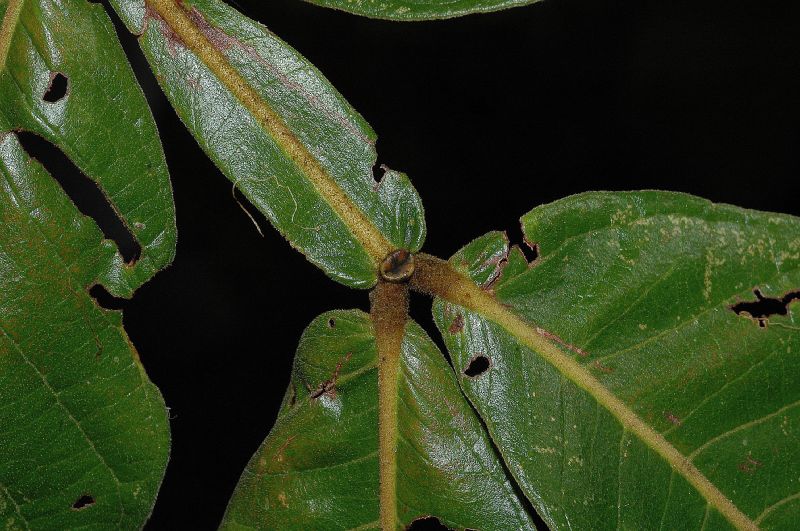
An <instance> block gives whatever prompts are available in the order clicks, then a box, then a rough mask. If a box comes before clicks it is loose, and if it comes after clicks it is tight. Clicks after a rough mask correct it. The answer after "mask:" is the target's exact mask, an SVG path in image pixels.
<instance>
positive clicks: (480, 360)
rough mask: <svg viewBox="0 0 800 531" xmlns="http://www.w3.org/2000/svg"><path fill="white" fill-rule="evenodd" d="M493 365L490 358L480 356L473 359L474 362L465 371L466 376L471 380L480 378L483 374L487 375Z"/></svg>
mask: <svg viewBox="0 0 800 531" xmlns="http://www.w3.org/2000/svg"><path fill="white" fill-rule="evenodd" d="M490 366H491V363H490V361H489V358H487V357H486V356H484V355H483V354H480V355H478V356H475V357H474V358H472V361H470V362H469V367H467V368H466V369H464V374H465V375H467V376H469V377H470V378H475V377H476V376H480V375H481V374H483V373H485V372H486V371H487V370H489V367H490Z"/></svg>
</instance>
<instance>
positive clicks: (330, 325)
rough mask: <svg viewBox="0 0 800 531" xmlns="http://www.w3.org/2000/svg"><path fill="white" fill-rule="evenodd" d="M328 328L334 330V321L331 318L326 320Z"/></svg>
mask: <svg viewBox="0 0 800 531" xmlns="http://www.w3.org/2000/svg"><path fill="white" fill-rule="evenodd" d="M328 328H336V319H334V318H333V317H331V318H330V319H328Z"/></svg>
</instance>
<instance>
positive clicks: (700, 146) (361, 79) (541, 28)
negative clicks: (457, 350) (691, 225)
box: [107, 0, 800, 530]
mask: <svg viewBox="0 0 800 531" xmlns="http://www.w3.org/2000/svg"><path fill="white" fill-rule="evenodd" d="M237 1H238V4H237V5H238V6H239V8H240V9H241V10H242V11H243V12H244V13H245V14H246V15H249V16H251V17H253V18H255V19H257V20H259V21H261V22H262V23H264V24H266V25H267V26H268V27H269V28H270V29H271V30H272V31H274V32H275V33H277V34H278V35H279V36H281V37H282V38H283V39H284V40H286V41H287V42H288V43H289V44H291V45H292V46H294V47H295V48H297V49H298V50H299V51H300V52H301V53H302V54H304V55H305V56H306V57H307V58H308V59H309V60H310V61H311V62H312V63H314V64H315V65H316V66H317V67H318V68H319V69H320V70H321V71H322V72H323V73H324V74H325V75H326V76H327V77H328V78H329V79H330V80H331V82H332V83H333V85H334V86H336V87H337V88H338V89H339V90H340V91H341V92H342V93H343V94H344V96H345V97H346V98H347V99H348V100H349V101H350V103H351V104H352V105H353V106H354V107H355V108H356V109H358V110H359V111H360V112H361V113H362V114H363V115H364V117H365V118H366V119H367V121H369V122H370V123H371V124H372V126H373V128H374V129H375V130H376V131H377V132H378V134H379V135H380V139H379V142H378V152H379V162H380V163H383V164H387V165H389V166H391V167H392V168H395V169H398V170H402V171H405V172H407V173H408V174H409V176H410V177H411V178H412V180H413V182H414V183H415V185H416V187H417V189H418V190H419V192H420V195H421V196H422V198H423V200H424V202H425V205H426V209H427V222H428V240H427V244H426V250H427V251H428V252H431V253H434V254H437V255H439V256H449V255H450V254H452V253H453V252H454V251H456V250H457V249H458V248H459V247H460V246H461V245H463V244H464V243H466V242H468V241H469V240H471V239H472V238H474V237H476V236H478V235H481V234H483V233H485V232H487V231H489V230H492V229H507V230H509V231H510V232H511V237H512V241H514V240H515V239H518V238H519V229H518V228H517V219H518V217H519V216H520V215H522V214H523V213H524V212H526V211H528V210H529V209H531V208H532V207H534V206H536V205H539V204H541V203H545V202H549V201H552V200H554V199H557V198H560V197H563V196H566V195H569V194H573V193H576V192H582V191H586V190H604V189H605V190H625V189H639V188H657V189H668V190H680V191H684V192H690V193H693V194H697V195H701V196H703V197H706V198H709V199H712V200H714V201H721V202H728V203H734V204H737V205H741V206H745V207H750V208H755V209H761V210H771V211H776V212H786V213H792V214H800V202H798V198H799V196H798V192H800V179H798V176H800V152H799V151H798V146H800V104H798V94H800V32H798V21H800V4H799V3H797V2H785V3H782V4H781V5H779V4H778V3H754V2H730V1H726V2H722V1H719V2H716V1H703V2H692V3H686V4H684V5H682V4H680V3H677V2H664V1H663V0H659V1H652V2H645V1H641V0H634V1H631V2H607V1H599V0H580V1H578V0H548V1H546V2H544V3H542V4H538V5H534V6H530V7H525V8H519V9H514V10H510V11H506V12H502V13H496V14H491V15H479V16H470V17H466V18H461V19H456V20H451V21H444V22H433V23H414V24H400V23H391V22H381V21H370V20H367V19H363V18H359V17H355V16H351V15H347V14H344V13H338V12H334V11H329V10H325V9H322V8H318V7H315V6H312V5H308V4H304V3H302V2H300V1H299V0H268V1H263V0H261V1H259V0H250V1H248V0H237ZM767 4H769V5H767ZM123 41H124V44H125V46H126V50H127V51H128V52H129V55H130V56H131V57H132V59H133V61H134V63H135V65H136V68H137V74H138V75H139V78H140V80H141V82H142V84H143V86H144V88H145V92H146V93H147V96H148V98H149V100H150V102H151V104H152V106H153V111H154V114H155V116H156V120H157V122H158V124H159V128H160V131H161V135H162V138H163V141H164V149H165V151H166V156H167V162H168V163H169V166H170V170H171V172H172V178H173V186H174V193H175V201H176V204H177V213H178V229H179V240H178V254H177V259H176V261H175V263H174V265H173V266H172V267H170V268H169V269H168V270H166V271H164V272H162V273H160V274H159V275H157V276H156V278H155V279H154V280H152V281H151V282H149V283H148V284H147V285H145V286H144V287H143V288H142V289H141V290H140V291H139V292H138V293H137V295H136V296H135V298H134V299H133V300H132V301H128V302H124V303H119V302H118V301H107V304H109V305H116V307H122V308H123V309H124V312H125V325H126V328H127V330H128V333H129V335H130V336H131V338H132V340H133V342H134V343H135V344H136V345H137V347H138V349H139V352H140V353H141V357H142V359H143V362H144V364H145V367H146V368H147V370H148V372H149V374H150V376H151V378H152V379H153V381H154V382H155V383H156V384H157V385H158V386H159V387H160V388H161V390H162V392H163V394H164V397H165V399H166V402H167V405H168V406H169V407H170V408H171V410H170V411H171V416H172V433H173V448H172V459H171V461H170V464H169V468H168V469H167V475H166V478H165V480H164V485H163V488H162V490H161V494H160V496H159V499H158V502H157V503H156V507H155V512H154V513H153V517H152V519H151V521H150V523H149V524H148V529H153V530H155V529H178V528H180V529H213V528H215V527H216V525H217V524H218V523H219V521H220V519H221V517H222V514H223V511H224V509H225V506H226V503H227V500H228V498H229V496H230V494H231V492H232V490H233V488H234V486H235V485H236V482H237V480H238V477H239V475H240V473H241V471H242V469H243V467H244V466H245V464H246V463H247V461H248V459H249V458H250V456H251V455H252V453H253V452H254V451H255V449H256V448H257V447H258V445H259V444H260V443H261V441H262V440H263V439H264V437H265V436H266V435H267V433H268V431H269V428H270V426H271V425H272V423H273V421H274V418H275V415H276V412H277V408H278V405H279V401H280V398H281V397H282V395H283V392H284V389H285V387H286V385H287V383H288V378H289V371H290V367H291V362H292V357H293V355H294V349H295V346H296V344H297V340H298V339H299V337H300V334H301V332H302V330H303V329H304V328H305V326H306V325H307V324H308V323H309V322H310V321H311V320H312V319H313V318H314V317H315V316H316V315H318V314H319V313H321V312H323V311H325V310H329V309H333V308H352V307H358V308H362V309H365V310H366V309H367V294H366V293H365V292H355V291H351V290H349V289H347V288H344V287H342V286H339V285H337V284H335V283H333V282H332V281H330V280H328V279H327V278H326V277H325V276H324V275H323V274H322V273H321V272H320V271H318V270H317V269H316V268H315V267H313V266H311V265H310V264H308V263H307V262H305V260H304V259H303V257H302V256H301V255H299V254H298V253H296V252H294V251H293V250H292V249H291V248H290V247H289V246H288V245H287V244H286V243H285V242H284V241H283V240H282V239H281V238H280V236H278V235H277V233H276V232H274V231H273V230H272V229H271V228H270V227H269V226H268V223H267V222H266V221H265V220H264V219H263V218H262V217H261V216H260V215H257V219H258V220H259V222H260V223H261V225H262V227H263V228H264V233H265V236H264V237H263V238H262V237H261V236H260V235H259V234H258V232H257V231H256V229H255V228H254V227H253V224H252V223H251V221H250V220H249V219H248V218H247V217H246V216H245V214H244V213H243V212H242V211H241V210H240V207H239V206H238V205H237V204H236V202H234V200H233V199H232V198H231V186H230V183H229V181H227V180H226V179H225V178H224V177H223V176H222V175H221V174H220V173H219V172H218V171H217V170H216V169H215V167H214V166H213V165H212V164H211V163H210V162H209V161H208V160H207V159H206V158H205V156H204V155H203V154H202V152H201V151H200V150H199V149H198V148H197V147H196V145H195V143H194V140H193V139H192V138H191V136H190V135H189V134H188V133H187V132H186V131H185V130H184V129H183V127H182V125H181V124H180V122H179V121H178V119H177V117H176V115H175V114H174V112H173V111H172V110H171V108H170V107H169V105H168V103H167V102H166V100H165V99H164V97H163V96H162V95H161V93H160V92H159V90H158V88H157V86H156V84H155V80H154V79H153V77H152V75H151V74H150V73H149V71H148V70H147V67H146V65H145V63H144V62H143V59H142V58H141V56H140V55H139V51H138V48H137V47H136V43H135V40H134V39H133V38H132V37H130V36H127V35H123ZM251 210H253V209H252V207H251ZM426 305H427V302H426V301H424V300H420V301H416V302H415V304H414V307H413V314H414V316H415V317H416V318H417V319H418V320H420V321H422V322H423V324H425V326H426V328H428V329H429V330H430V331H431V334H432V335H433V336H434V337H436V333H435V331H433V330H432V327H431V326H430V324H429V319H428V316H427V308H426Z"/></svg>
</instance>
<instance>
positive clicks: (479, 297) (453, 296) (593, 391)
mask: <svg viewBox="0 0 800 531" xmlns="http://www.w3.org/2000/svg"><path fill="white" fill-rule="evenodd" d="M420 262H422V263H420ZM418 263H419V265H423V266H424V267H425V268H426V269H428V271H429V273H428V278H424V277H423V278H420V279H419V280H418V281H417V282H418V284H417V285H416V286H415V288H416V289H419V290H421V291H428V292H431V293H433V294H435V295H436V296H438V297H441V298H442V299H444V300H446V301H448V302H451V303H454V304H458V305H460V306H463V307H464V308H467V309H469V310H471V311H473V312H475V313H477V314H479V315H481V316H483V317H484V318H486V319H488V320H490V321H492V322H494V323H495V324H497V325H499V326H500V327H502V328H503V329H505V331H506V332H508V333H509V334H510V335H511V336H512V337H514V338H515V339H516V340H517V341H519V342H520V343H522V344H523V345H525V346H526V347H528V348H529V349H531V350H532V351H533V352H534V353H536V354H537V355H539V356H540V357H541V358H543V359H544V361H546V362H547V363H549V364H550V365H551V366H553V367H554V368H555V369H556V370H557V371H559V372H560V373H561V374H562V375H563V376H564V377H565V378H567V379H568V380H570V381H571V382H572V383H574V384H575V385H577V386H578V387H580V388H581V389H583V390H584V391H585V392H586V393H588V394H589V395H590V396H591V397H592V398H594V400H595V401H597V403H598V404H599V405H601V406H602V407H603V408H605V409H606V410H607V411H608V412H609V413H611V415H613V416H614V418H616V419H617V421H618V422H619V423H620V424H621V425H622V427H623V429H624V430H626V431H628V432H629V433H631V434H632V435H635V436H636V437H637V438H638V439H639V440H640V441H642V442H643V443H644V444H645V445H647V446H648V447H650V448H651V449H652V450H653V451H655V452H656V453H657V454H658V455H659V456H661V458H662V459H664V460H665V461H666V462H667V463H668V464H669V465H670V466H671V467H672V470H673V472H677V473H678V474H680V475H681V476H682V477H683V478H684V479H686V481H687V482H689V483H690V484H691V485H692V486H693V487H694V488H695V489H696V490H697V491H698V492H699V493H700V495H701V496H703V498H704V499H705V500H706V501H707V503H708V504H709V506H713V507H714V508H715V509H716V510H717V511H719V512H720V514H722V515H723V517H725V518H726V519H727V520H728V521H729V522H730V523H731V524H732V525H734V526H735V527H736V528H737V529H750V530H756V529H758V527H757V526H756V524H755V523H754V522H753V520H751V519H750V518H749V517H748V516H747V515H745V514H744V513H743V512H742V511H741V510H739V508H738V507H736V505H734V503H733V502H732V501H731V500H730V499H728V497H727V496H725V494H723V493H722V492H721V491H720V490H719V489H718V488H717V487H716V485H714V484H713V483H712V482H711V481H710V480H709V479H708V478H707V477H705V475H704V474H703V473H702V472H701V471H700V470H699V469H698V468H697V467H695V466H694V465H693V464H692V462H691V461H690V460H689V459H688V458H687V457H686V456H684V455H683V454H682V453H680V452H679V451H678V450H677V448H675V447H674V446H673V445H672V444H671V443H670V442H669V441H667V439H666V438H664V436H663V435H661V434H660V433H658V432H657V431H656V430H655V429H653V428H652V427H651V426H650V425H648V424H647V423H646V422H644V421H643V420H642V419H641V418H639V416H638V415H637V414H636V413H635V412H634V411H633V410H632V409H630V408H629V407H628V406H627V404H625V403H624V402H623V401H622V400H621V399H619V398H618V397H617V396H616V395H615V394H614V393H613V392H611V391H610V390H609V389H608V388H607V387H606V386H605V385H603V383H602V382H600V380H598V379H597V378H595V376H594V375H593V374H591V372H590V371H589V370H588V369H587V368H586V367H584V366H583V365H581V364H580V363H578V362H577V361H576V360H575V359H573V358H572V357H571V356H569V355H567V354H565V353H564V352H563V351H562V350H561V348H559V346H558V345H557V344H555V343H553V341H552V340H551V339H548V338H547V337H545V336H544V335H543V334H542V332H541V330H540V329H537V328H536V327H534V326H532V325H531V324H529V323H527V322H525V321H524V320H523V319H521V318H520V317H519V316H517V315H516V314H515V313H514V312H513V311H512V310H511V309H510V308H508V307H506V306H505V305H503V304H502V303H501V302H499V301H498V300H497V299H495V298H494V297H493V296H492V295H491V294H489V293H487V292H486V291H484V290H483V289H481V288H480V287H478V286H477V285H475V283H474V282H472V281H471V280H470V279H469V278H468V277H466V276H464V275H463V274H462V273H460V272H458V271H456V270H454V269H453V268H452V267H451V266H450V265H449V264H448V263H446V262H443V261H439V259H435V258H433V257H428V256H426V255H418Z"/></svg>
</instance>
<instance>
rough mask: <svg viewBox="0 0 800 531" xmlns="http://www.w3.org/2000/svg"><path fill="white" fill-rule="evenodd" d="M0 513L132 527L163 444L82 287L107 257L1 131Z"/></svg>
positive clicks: (104, 316)
mask: <svg viewBox="0 0 800 531" xmlns="http://www.w3.org/2000/svg"><path fill="white" fill-rule="evenodd" d="M0 227H2V230H0V404H2V406H0V428H1V429H0V448H2V459H0V522H2V524H3V526H4V529H77V528H87V529H134V528H138V527H141V526H142V525H143V524H144V522H145V520H146V519H147V517H148V516H149V514H150V511H151V509H152V507H153V503H154V501H155V496H156V492H157V491H158V487H159V485H160V484H161V478H162V477H163V474H164V469H165V467H166V462H167V457H168V454H169V426H168V421H167V414H166V408H165V407H164V402H163V400H162V398H161V395H160V394H159V392H158V390H157V389H156V388H155V386H154V385H153V384H152V383H151V382H150V381H149V380H148V378H147V375H146V374H145V372H144V369H143V368H142V366H141V363H140V362H139V358H138V355H137V353H136V350H135V349H134V347H133V345H131V343H130V341H129V339H128V337H127V335H126V334H125V331H124V329H123V327H122V315H121V313H120V312H116V311H107V310H104V309H102V308H100V307H99V306H97V305H96V304H95V301H94V300H93V299H92V298H91V297H90V296H89V293H88V289H89V288H90V287H91V286H92V285H94V284H95V283H97V282H98V281H100V280H101V279H102V278H104V275H105V273H106V271H107V267H108V264H109V263H111V262H112V261H113V260H114V257H115V256H116V255H117V253H116V251H115V249H114V247H113V246H112V245H108V244H107V243H106V242H104V241H103V235H102V234H101V232H100V230H99V229H98V228H97V226H96V225H95V224H94V222H93V221H92V220H91V219H90V218H87V217H85V216H83V215H81V214H80V213H79V212H78V211H77V209H76V208H75V206H74V205H73V204H72V203H71V202H70V201H69V199H68V198H67V197H66V195H65V194H64V193H63V191H62V190H61V189H60V188H59V186H58V184H57V183H56V181H55V180H54V179H53V178H52V177H51V176H50V175H48V174H47V172H46V171H45V170H44V169H43V168H42V167H41V166H40V165H39V164H38V163H37V162H35V161H34V160H32V159H30V158H29V157H28V156H27V154H26V153H25V152H24V150H23V149H22V148H21V146H20V145H19V142H18V141H17V138H16V136H15V135H13V134H5V135H0Z"/></svg>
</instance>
